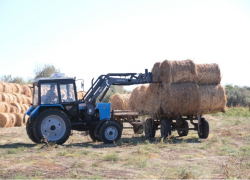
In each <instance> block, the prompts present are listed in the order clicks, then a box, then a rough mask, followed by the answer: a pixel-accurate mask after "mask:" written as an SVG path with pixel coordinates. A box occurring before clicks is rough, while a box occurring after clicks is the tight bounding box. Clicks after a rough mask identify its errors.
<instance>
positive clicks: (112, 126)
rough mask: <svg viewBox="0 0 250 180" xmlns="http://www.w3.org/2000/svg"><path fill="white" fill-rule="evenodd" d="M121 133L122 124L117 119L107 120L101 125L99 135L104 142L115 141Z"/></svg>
mask: <svg viewBox="0 0 250 180" xmlns="http://www.w3.org/2000/svg"><path fill="white" fill-rule="evenodd" d="M121 135H122V130H121V126H120V125H119V124H117V123H116V122H115V121H107V122H105V123H103V124H102V126H101V127H100V131H99V137H100V138H101V140H102V141H103V142H104V143H113V142H114V141H117V140H119V139H120V138H121Z"/></svg>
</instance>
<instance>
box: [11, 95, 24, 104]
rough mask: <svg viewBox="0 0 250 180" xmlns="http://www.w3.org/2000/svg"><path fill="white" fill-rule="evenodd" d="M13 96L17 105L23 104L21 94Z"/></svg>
mask: <svg viewBox="0 0 250 180" xmlns="http://www.w3.org/2000/svg"><path fill="white" fill-rule="evenodd" d="M13 95H14V96H15V97H16V102H18V103H19V104H22V103H23V98H22V96H21V94H18V93H14V94H13Z"/></svg>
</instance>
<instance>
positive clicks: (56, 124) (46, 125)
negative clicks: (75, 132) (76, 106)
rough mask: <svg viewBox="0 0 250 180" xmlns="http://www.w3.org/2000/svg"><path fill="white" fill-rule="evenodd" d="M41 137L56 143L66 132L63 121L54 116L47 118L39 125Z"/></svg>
mask: <svg viewBox="0 0 250 180" xmlns="http://www.w3.org/2000/svg"><path fill="white" fill-rule="evenodd" d="M41 132H42V135H43V136H44V137H45V138H46V139H47V140H49V141H57V140H59V139H61V138H62V137H63V135H64V134H65V132H66V125H65V122H64V120H63V119H62V118H61V117H59V116H56V115H51V116H47V117H46V118H45V119H44V120H43V121H42V123H41Z"/></svg>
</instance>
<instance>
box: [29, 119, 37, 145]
mask: <svg viewBox="0 0 250 180" xmlns="http://www.w3.org/2000/svg"><path fill="white" fill-rule="evenodd" d="M26 132H27V135H28V137H29V138H30V140H31V141H33V142H34V143H38V141H37V139H36V138H35V135H34V133H33V122H30V118H29V119H28V121H27V123H26Z"/></svg>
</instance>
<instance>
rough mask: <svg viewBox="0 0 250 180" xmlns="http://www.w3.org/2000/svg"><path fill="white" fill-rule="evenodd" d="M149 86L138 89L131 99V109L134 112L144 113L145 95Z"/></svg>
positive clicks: (134, 91)
mask: <svg viewBox="0 0 250 180" xmlns="http://www.w3.org/2000/svg"><path fill="white" fill-rule="evenodd" d="M147 89H148V85H141V86H138V87H136V88H135V89H134V90H133V91H132V93H131V95H130V98H129V108H130V109H131V110H133V111H138V112H143V111H144V109H145V95H146V91H147Z"/></svg>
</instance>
